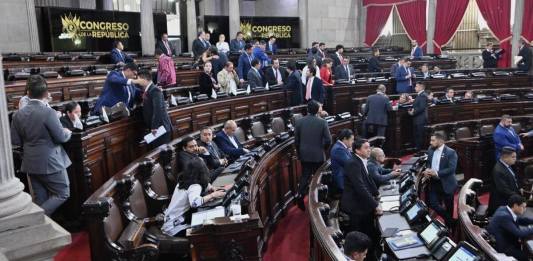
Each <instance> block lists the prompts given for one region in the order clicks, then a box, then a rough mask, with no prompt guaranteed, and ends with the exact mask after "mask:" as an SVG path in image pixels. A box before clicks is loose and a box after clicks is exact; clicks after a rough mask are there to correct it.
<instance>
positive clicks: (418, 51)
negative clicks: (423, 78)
mask: <svg viewBox="0 0 533 261" xmlns="http://www.w3.org/2000/svg"><path fill="white" fill-rule="evenodd" d="M423 55H424V53H423V52H422V48H420V46H416V47H415V52H414V53H413V58H415V59H418V58H420V57H422V56H423Z"/></svg>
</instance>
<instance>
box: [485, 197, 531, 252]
mask: <svg viewBox="0 0 533 261" xmlns="http://www.w3.org/2000/svg"><path fill="white" fill-rule="evenodd" d="M530 224H533V219H530V218H526V217H520V216H518V217H517V218H516V222H515V221H514V220H513V216H512V214H511V213H510V212H509V209H508V208H507V207H506V206H501V207H499V208H498V209H497V210H496V212H495V213H494V215H493V216H492V218H491V219H490V222H489V225H488V226H487V232H489V233H490V234H491V235H493V236H494V238H495V239H496V248H495V249H496V251H498V252H500V253H508V250H510V249H512V248H515V249H517V250H519V249H520V242H519V241H518V239H520V238H522V239H523V238H527V237H530V236H532V235H533V228H520V227H519V226H527V225H530Z"/></svg>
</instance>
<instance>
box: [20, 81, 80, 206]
mask: <svg viewBox="0 0 533 261" xmlns="http://www.w3.org/2000/svg"><path fill="white" fill-rule="evenodd" d="M26 88H27V90H28V97H29V98H30V101H29V103H28V105H26V106H25V107H24V108H22V109H20V110H19V111H17V112H16V113H15V114H14V115H13V121H12V123H11V142H12V143H13V145H16V146H22V148H23V155H22V166H21V171H22V172H25V173H27V174H28V176H29V177H30V181H31V185H32V188H33V193H34V196H35V203H36V204H37V205H39V206H41V207H42V208H43V209H44V211H45V214H46V215H48V216H50V215H51V214H52V213H54V211H55V210H56V209H57V208H58V207H59V206H61V204H63V203H64V202H65V201H66V200H67V199H68V197H69V196H70V188H69V180H68V175H67V167H68V166H70V164H71V162H70V159H69V158H68V155H67V153H66V152H65V150H64V149H63V146H62V145H61V144H62V143H65V142H67V141H68V140H69V139H70V135H71V134H72V132H71V131H70V130H69V129H66V128H63V127H62V126H61V122H60V121H59V118H58V117H57V114H56V111H55V110H54V109H52V108H50V107H48V106H47V105H46V102H45V101H44V100H45V99H46V98H47V97H48V86H47V84H46V81H45V80H44V78H43V77H42V76H39V75H32V76H31V77H30V78H29V79H28V82H27V87H26Z"/></svg>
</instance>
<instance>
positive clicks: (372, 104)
mask: <svg viewBox="0 0 533 261" xmlns="http://www.w3.org/2000/svg"><path fill="white" fill-rule="evenodd" d="M386 90H387V89H386V87H385V85H383V84H380V85H379V86H378V88H377V93H376V94H372V95H370V96H368V98H367V99H366V105H365V107H364V109H363V117H365V118H366V120H365V126H364V128H363V132H364V136H365V137H367V138H370V137H373V136H385V130H386V128H387V125H388V113H389V112H390V111H392V105H391V104H390V100H389V97H387V95H385V91H386ZM370 133H372V134H374V135H373V136H371V135H370Z"/></svg>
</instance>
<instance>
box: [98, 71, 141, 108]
mask: <svg viewBox="0 0 533 261" xmlns="http://www.w3.org/2000/svg"><path fill="white" fill-rule="evenodd" d="M127 84H128V79H127V78H126V77H124V75H122V71H111V72H109V74H108V75H107V78H106V80H105V82H104V88H103V89H102V93H100V96H99V97H98V100H97V101H96V104H95V106H94V108H93V113H95V114H100V108H101V107H102V106H106V107H112V106H114V105H115V104H117V103H119V102H123V103H124V104H126V105H127V106H128V108H131V105H132V102H133V101H134V100H135V99H136V98H137V97H139V96H140V95H141V92H140V90H139V89H137V88H136V87H134V86H131V85H127ZM128 89H129V90H130V91H129V92H128Z"/></svg>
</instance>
